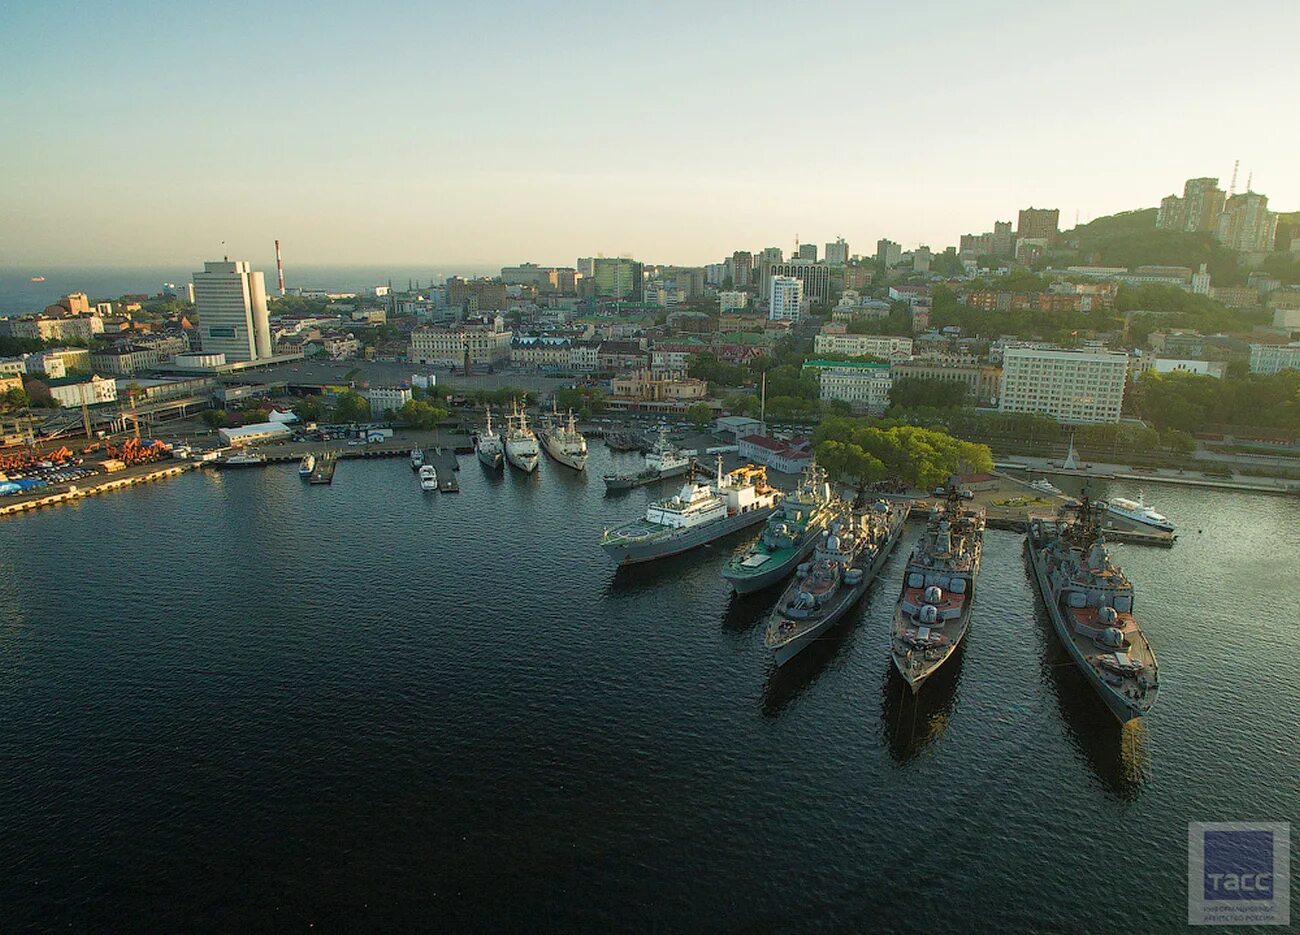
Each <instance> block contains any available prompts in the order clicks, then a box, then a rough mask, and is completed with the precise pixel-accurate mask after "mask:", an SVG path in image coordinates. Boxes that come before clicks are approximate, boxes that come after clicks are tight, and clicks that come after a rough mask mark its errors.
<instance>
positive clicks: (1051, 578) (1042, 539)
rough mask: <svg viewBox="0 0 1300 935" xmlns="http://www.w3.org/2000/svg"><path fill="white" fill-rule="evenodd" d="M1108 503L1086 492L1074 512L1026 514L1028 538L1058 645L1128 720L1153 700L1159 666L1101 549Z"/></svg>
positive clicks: (1117, 572) (1128, 593)
mask: <svg viewBox="0 0 1300 935" xmlns="http://www.w3.org/2000/svg"><path fill="white" fill-rule="evenodd" d="M1106 509H1107V507H1106V504H1104V503H1100V502H1098V501H1096V500H1092V499H1090V498H1089V497H1088V496H1087V495H1086V494H1085V495H1084V496H1083V498H1082V500H1081V502H1080V504H1079V506H1078V508H1077V514H1076V516H1075V518H1074V519H1073V520H1065V519H1046V518H1042V517H1033V518H1031V519H1030V521H1029V535H1028V537H1027V540H1026V542H1027V547H1028V549H1029V564H1030V567H1031V568H1032V569H1033V573H1034V583H1035V584H1037V585H1038V591H1039V593H1040V594H1041V595H1042V598H1043V603H1044V604H1045V605H1047V615H1048V617H1050V618H1051V621H1052V628H1053V629H1054V630H1055V631H1056V635H1057V637H1058V638H1059V639H1060V641H1061V645H1062V646H1064V647H1065V649H1066V652H1068V653H1069V654H1070V658H1071V660H1073V662H1074V664H1075V666H1076V667H1078V669H1079V671H1081V672H1082V673H1083V674H1084V677H1085V678H1087V680H1088V683H1089V684H1090V685H1092V687H1093V689H1094V690H1095V691H1096V692H1097V694H1098V695H1100V696H1101V699H1102V700H1103V701H1104V702H1105V703H1106V707H1107V708H1109V709H1110V711H1111V713H1112V714H1114V715H1115V717H1117V718H1118V719H1119V720H1120V721H1121V722H1127V721H1131V720H1133V719H1134V718H1138V717H1141V716H1142V715H1144V714H1146V713H1147V712H1148V711H1150V710H1151V706H1152V705H1153V704H1155V700H1156V695H1157V693H1158V691H1159V684H1160V680H1159V667H1158V665H1157V663H1156V656H1155V652H1154V651H1153V650H1152V648H1151V644H1150V642H1149V641H1148V640H1147V638H1146V636H1145V634H1143V632H1142V629H1141V627H1139V626H1138V623H1137V620H1136V618H1134V616H1133V584H1132V582H1130V581H1129V579H1128V577H1127V576H1126V575H1125V574H1124V572H1123V570H1122V569H1121V568H1119V566H1117V565H1116V564H1115V563H1114V562H1112V561H1111V558H1110V555H1109V553H1108V552H1107V551H1106V541H1105V537H1104V536H1103V534H1102V523H1101V520H1102V516H1103V514H1104V513H1105V512H1106Z"/></svg>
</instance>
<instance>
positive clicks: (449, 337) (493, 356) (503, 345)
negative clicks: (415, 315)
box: [409, 315, 512, 367]
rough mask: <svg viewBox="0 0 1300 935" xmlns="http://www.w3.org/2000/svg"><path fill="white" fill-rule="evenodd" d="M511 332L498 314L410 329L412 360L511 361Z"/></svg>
mask: <svg viewBox="0 0 1300 935" xmlns="http://www.w3.org/2000/svg"><path fill="white" fill-rule="evenodd" d="M511 338H512V335H511V333H510V332H509V331H508V330H506V326H505V319H504V318H502V317H501V316H500V315H497V316H494V317H492V318H490V319H487V320H481V319H480V320H473V321H471V320H466V321H465V322H463V323H461V324H459V325H455V326H453V327H449V328H444V327H437V326H432V327H423V328H416V329H415V330H414V331H412V332H411V343H410V350H409V355H410V359H411V362H412V363H417V364H435V365H440V366H444V367H459V366H462V365H463V364H464V363H465V360H466V355H467V354H468V360H469V363H470V366H487V367H493V366H497V365H499V364H503V363H506V362H507V361H509V360H510V342H511Z"/></svg>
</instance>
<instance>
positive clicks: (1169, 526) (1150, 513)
mask: <svg viewBox="0 0 1300 935" xmlns="http://www.w3.org/2000/svg"><path fill="white" fill-rule="evenodd" d="M1106 509H1107V511H1108V512H1110V513H1112V514H1113V515H1115V516H1118V517H1120V518H1121V519H1126V520H1128V521H1129V522H1130V523H1138V524H1139V525H1142V526H1150V527H1151V528H1152V529H1159V530H1161V531H1162V532H1173V531H1174V524H1173V522H1172V521H1170V519H1169V518H1168V517H1167V516H1165V515H1164V514H1163V513H1157V512H1156V511H1155V509H1153V508H1152V507H1149V506H1147V504H1146V503H1145V502H1144V501H1143V500H1142V494H1141V492H1140V491H1139V493H1138V498H1137V499H1136V500H1129V499H1127V498H1125V497H1111V498H1110V499H1109V500H1107V501H1106Z"/></svg>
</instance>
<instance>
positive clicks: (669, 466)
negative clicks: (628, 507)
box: [604, 425, 691, 490]
mask: <svg viewBox="0 0 1300 935" xmlns="http://www.w3.org/2000/svg"><path fill="white" fill-rule="evenodd" d="M690 469H691V459H690V458H688V457H687V456H686V455H684V454H682V453H681V452H680V451H678V450H677V449H676V448H675V447H674V446H673V443H672V442H670V441H669V440H668V426H666V425H663V426H660V427H659V439H658V440H657V441H656V442H655V443H654V447H653V448H651V449H650V451H649V452H647V453H646V456H645V467H644V468H642V469H641V470H640V471H637V472H636V473H635V474H606V475H605V476H604V481H605V489H606V490H630V489H631V488H633V487H644V486H645V485H646V484H654V483H657V482H658V481H661V480H665V479H667V478H669V477H681V476H682V475H683V474H685V473H686V472H687V471H689V470H690Z"/></svg>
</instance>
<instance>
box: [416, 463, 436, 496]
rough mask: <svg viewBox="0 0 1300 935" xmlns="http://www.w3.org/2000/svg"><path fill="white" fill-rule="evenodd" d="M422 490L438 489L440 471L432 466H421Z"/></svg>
mask: <svg viewBox="0 0 1300 935" xmlns="http://www.w3.org/2000/svg"><path fill="white" fill-rule="evenodd" d="M420 489H421V490H433V491H437V489H438V469H437V468H435V467H434V466H433V465H432V464H424V465H421V466H420Z"/></svg>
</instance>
